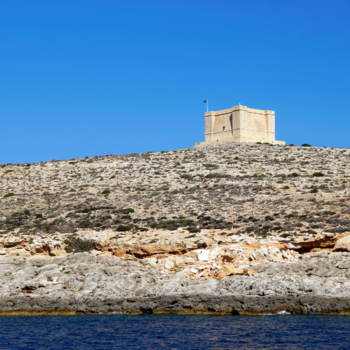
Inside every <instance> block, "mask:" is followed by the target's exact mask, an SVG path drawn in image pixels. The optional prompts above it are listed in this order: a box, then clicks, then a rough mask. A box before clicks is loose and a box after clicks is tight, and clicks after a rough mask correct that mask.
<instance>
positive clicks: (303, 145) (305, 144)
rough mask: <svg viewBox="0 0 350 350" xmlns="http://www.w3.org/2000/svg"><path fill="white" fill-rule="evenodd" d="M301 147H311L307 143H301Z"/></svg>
mask: <svg viewBox="0 0 350 350" xmlns="http://www.w3.org/2000/svg"><path fill="white" fill-rule="evenodd" d="M301 147H312V146H311V145H309V144H308V143H303V144H302V145H301Z"/></svg>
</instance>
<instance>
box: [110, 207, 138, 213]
mask: <svg viewBox="0 0 350 350" xmlns="http://www.w3.org/2000/svg"><path fill="white" fill-rule="evenodd" d="M134 212H135V210H134V209H132V208H125V209H118V210H114V212H113V213H114V214H118V213H134Z"/></svg>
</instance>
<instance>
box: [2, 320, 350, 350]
mask: <svg viewBox="0 0 350 350" xmlns="http://www.w3.org/2000/svg"><path fill="white" fill-rule="evenodd" d="M349 348H350V316H319V315H308V316H303V315H299V316H296V315H292V316H281V315H279V316H195V315H193V316H192V315H186V316H180V315H140V316H132V315H84V316H32V317H28V316H27V317H21V316H11V317H0V349H11V350H13V349H84V350H85V349H94V350H96V349H349Z"/></svg>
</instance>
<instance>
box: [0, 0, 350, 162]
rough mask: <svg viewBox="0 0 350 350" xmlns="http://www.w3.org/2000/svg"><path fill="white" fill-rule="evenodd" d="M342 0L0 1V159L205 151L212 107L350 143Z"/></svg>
mask: <svg viewBox="0 0 350 350" xmlns="http://www.w3.org/2000/svg"><path fill="white" fill-rule="evenodd" d="M349 18H350V1H348V0H332V1H330V0H327V1H324V0H315V1H314V0H293V1H290V0H249V1H248V0H239V1H236V0H215V1H212V0H211V1H207V0H186V1H183V0H167V1H164V0H147V1H133V0H125V1H123V0H118V1H112V0H110V1H107V0H95V1H92V0H51V1H47V0H43V1H39V0H31V1H24V0H23V1H21V0H0V118H1V137H0V150H1V151H0V163H9V162H11V163H22V162H38V161H46V160H51V159H69V158H79V157H85V156H95V155H106V154H126V153H136V152H147V151H163V150H173V149H179V148H187V147H192V146H193V145H194V143H195V142H200V141H204V112H205V110H206V107H205V104H204V103H203V100H204V99H207V98H208V99H209V107H210V110H218V109H224V108H230V107H232V106H235V105H238V103H241V104H242V105H245V106H248V107H252V108H258V109H270V110H274V111H276V139H277V140H285V141H286V142H287V143H294V144H296V145H300V144H302V143H309V144H312V145H315V146H328V147H350V98H349V97H350V21H349Z"/></svg>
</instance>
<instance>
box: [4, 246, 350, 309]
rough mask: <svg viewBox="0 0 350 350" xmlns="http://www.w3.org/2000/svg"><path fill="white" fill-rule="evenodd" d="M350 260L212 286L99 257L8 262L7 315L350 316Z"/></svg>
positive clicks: (268, 270) (307, 259)
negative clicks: (314, 314)
mask: <svg viewBox="0 0 350 350" xmlns="http://www.w3.org/2000/svg"><path fill="white" fill-rule="evenodd" d="M349 258H350V253H341V252H339V253H336V254H335V253H334V254H331V255H328V254H327V253H324V252H321V253H318V254H308V256H303V258H302V259H301V260H300V261H298V262H295V263H288V264H287V263H286V264H275V263H268V264H257V265H255V266H253V267H252V269H253V270H254V271H255V272H256V274H252V275H251V276H248V275H240V276H226V277H224V278H222V279H206V280H192V279H188V278H187V277H186V276H184V274H183V273H178V274H174V275H170V274H168V273H166V272H162V271H159V270H158V269H157V268H155V267H152V266H151V265H150V264H149V263H148V262H147V261H143V260H138V261H134V260H126V259H119V258H115V257H110V256H94V255H93V254H92V253H77V254H75V255H74V256H68V257H58V258H51V259H43V258H34V257H33V258H29V259H18V258H5V259H1V260H0V266H1V271H2V286H1V293H0V314H1V315H13V314H18V315H29V314H31V315H50V314H51V315H52V314H66V315H67V314H81V313H109V312H122V313H132V314H142V313H155V314H156V313H178V314H188V313H193V314H220V315H259V314H267V313H277V312H280V311H282V310H285V311H287V312H290V313H324V314H349V313H350V298H349V295H350V280H349V277H350V259H349ZM145 260H147V259H145Z"/></svg>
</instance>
